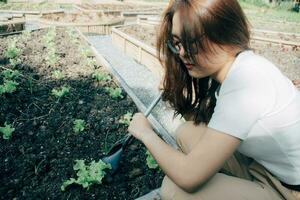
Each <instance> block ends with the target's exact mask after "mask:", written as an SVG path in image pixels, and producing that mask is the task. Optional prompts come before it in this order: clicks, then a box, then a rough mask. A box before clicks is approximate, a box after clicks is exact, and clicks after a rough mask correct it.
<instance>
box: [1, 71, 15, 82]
mask: <svg viewBox="0 0 300 200" xmlns="http://www.w3.org/2000/svg"><path fill="white" fill-rule="evenodd" d="M1 74H2V75H3V77H4V79H10V80H11V79H15V78H17V77H19V76H20V72H19V71H18V70H9V69H6V70H4V71H3V72H2V73H1Z"/></svg>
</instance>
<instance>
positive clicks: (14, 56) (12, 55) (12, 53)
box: [5, 39, 21, 67]
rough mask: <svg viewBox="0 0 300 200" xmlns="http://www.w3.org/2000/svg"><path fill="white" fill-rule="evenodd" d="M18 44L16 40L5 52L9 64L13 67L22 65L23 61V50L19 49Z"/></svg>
mask: <svg viewBox="0 0 300 200" xmlns="http://www.w3.org/2000/svg"><path fill="white" fill-rule="evenodd" d="M16 43H17V40H16V39H14V40H12V41H11V42H10V44H9V45H8V48H7V50H6V51H5V57H7V58H8V59H9V62H10V64H11V65H12V66H13V67H15V66H17V65H18V64H20V63H21V59H20V58H19V56H20V55H21V49H19V48H17V46H16Z"/></svg>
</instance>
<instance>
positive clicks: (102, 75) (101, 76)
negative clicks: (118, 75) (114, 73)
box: [92, 72, 111, 82]
mask: <svg viewBox="0 0 300 200" xmlns="http://www.w3.org/2000/svg"><path fill="white" fill-rule="evenodd" d="M92 78H93V79H95V80H96V81H98V82H106V81H111V77H110V75H109V74H108V73H106V72H95V73H93V75H92Z"/></svg>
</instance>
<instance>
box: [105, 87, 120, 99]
mask: <svg viewBox="0 0 300 200" xmlns="http://www.w3.org/2000/svg"><path fill="white" fill-rule="evenodd" d="M105 90H106V92H108V94H109V96H111V98H113V99H119V98H120V99H122V98H124V96H123V95H122V89H121V88H119V87H117V88H111V87H106V88H105Z"/></svg>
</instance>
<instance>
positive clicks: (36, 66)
mask: <svg viewBox="0 0 300 200" xmlns="http://www.w3.org/2000/svg"><path fill="white" fill-rule="evenodd" d="M0 43H1V47H0V75H1V76H0V85H1V89H2V90H1V95H0V101H1V104H0V127H4V126H5V125H7V127H8V126H10V130H14V131H13V132H12V136H11V137H10V136H7V137H8V138H6V139H2V138H1V139H0V155H1V160H2V162H1V163H0V180H1V183H2V185H1V187H0V196H1V198H3V199H135V198H137V197H139V196H142V195H144V194H146V193H148V192H150V191H151V190H153V189H155V188H158V187H159V186H160V184H161V180H162V177H163V174H162V173H161V172H160V171H157V170H153V169H149V168H148V167H147V165H146V161H145V159H146V155H145V148H144V147H143V145H142V144H141V143H139V142H138V141H134V143H133V144H132V145H130V146H129V148H128V150H126V151H125V152H124V157H123V158H122V160H121V168H120V171H119V172H118V173H117V174H116V175H115V176H114V177H111V176H109V175H108V176H106V178H105V179H104V181H103V183H102V184H94V185H92V186H90V188H89V190H87V189H84V188H83V187H81V186H80V185H76V184H74V185H73V184H72V185H70V186H68V187H67V188H66V190H65V191H64V192H63V191H61V186H62V184H63V182H64V181H66V180H68V179H70V178H72V177H73V178H76V172H75V171H74V170H73V165H74V164H75V160H76V159H82V160H85V163H86V164H89V163H90V162H91V161H92V160H95V161H96V162H97V161H98V160H99V159H100V158H101V157H102V156H104V153H105V152H106V151H107V150H108V149H109V147H110V146H111V145H112V144H114V143H115V142H116V141H117V140H118V139H120V138H121V137H122V136H124V134H125V133H126V129H127V127H126V125H124V124H121V123H120V122H119V120H120V119H121V117H122V116H124V114H126V113H127V112H136V111H137V108H136V107H135V105H134V104H133V102H132V100H131V99H130V98H129V96H128V95H126V94H125V93H124V92H122V95H123V97H117V98H116V99H113V98H112V97H110V95H109V94H108V91H107V90H106V89H105V87H118V85H117V83H116V82H115V81H113V80H112V81H110V80H109V79H107V80H106V81H103V80H102V81H99V79H98V81H96V79H97V77H98V76H96V74H95V72H98V73H106V72H105V71H106V70H105V69H103V67H101V66H99V65H98V64H97V63H96V62H95V61H94V60H93V54H91V52H90V51H89V50H88V48H87V46H86V44H84V43H83V41H81V40H80V39H79V37H78V36H77V35H76V33H74V32H73V31H72V30H71V29H60V28H59V29H43V30H39V31H34V32H32V33H30V32H24V34H22V35H13V36H7V37H1V38H0ZM8 50H9V53H8ZM98 78H99V77H98ZM8 80H9V81H12V82H15V83H12V82H10V86H12V85H14V86H15V88H12V87H5V88H6V89H5V90H3V86H4V85H5V84H6V83H7V81H8ZM63 87H65V90H60V89H62V88H63ZM9 89H10V90H9ZM53 89H56V91H54V90H53ZM76 119H81V120H83V122H84V123H83V124H84V125H83V127H84V130H82V129H81V128H82V126H79V127H78V126H77V125H76V126H75V124H76V123H75V124H74V122H75V120H76ZM77 122H78V121H77ZM0 130H1V132H2V131H3V128H1V129H0ZM1 137H2V135H1ZM108 172H109V170H108Z"/></svg>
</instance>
